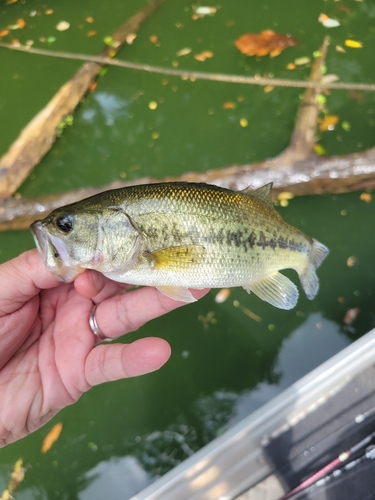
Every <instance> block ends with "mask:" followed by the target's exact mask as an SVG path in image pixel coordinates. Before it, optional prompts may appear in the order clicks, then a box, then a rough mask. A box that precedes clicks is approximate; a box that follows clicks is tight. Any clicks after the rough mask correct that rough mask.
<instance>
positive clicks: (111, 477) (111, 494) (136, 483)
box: [78, 456, 151, 500]
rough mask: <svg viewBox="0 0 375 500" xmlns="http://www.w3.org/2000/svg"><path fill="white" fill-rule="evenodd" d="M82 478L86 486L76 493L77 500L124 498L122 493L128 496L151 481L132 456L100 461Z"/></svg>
mask: <svg viewBox="0 0 375 500" xmlns="http://www.w3.org/2000/svg"><path fill="white" fill-rule="evenodd" d="M84 479H85V480H86V481H87V482H88V486H87V487H86V488H85V489H83V490H82V491H81V492H80V493H79V494H78V498H79V500H92V499H93V498H103V499H104V498H124V494H125V495H126V498H128V497H130V496H133V495H135V494H136V493H138V492H139V490H140V489H143V488H146V486H148V485H149V484H150V483H151V480H150V477H149V475H148V474H147V472H145V470H144V469H143V467H142V466H141V465H140V464H139V463H138V461H137V460H136V459H135V458H134V457H132V456H127V457H123V458H112V459H111V460H107V461H105V462H100V463H98V465H97V466H96V467H94V468H93V469H91V470H90V471H89V472H87V473H86V474H85V477H84ZM124 490H125V491H124Z"/></svg>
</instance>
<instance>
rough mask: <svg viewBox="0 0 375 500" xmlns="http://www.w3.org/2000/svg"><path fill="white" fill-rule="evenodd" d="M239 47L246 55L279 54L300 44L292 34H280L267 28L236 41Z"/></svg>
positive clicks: (272, 55)
mask: <svg viewBox="0 0 375 500" xmlns="http://www.w3.org/2000/svg"><path fill="white" fill-rule="evenodd" d="M234 44H235V46H236V47H237V49H238V50H239V51H240V52H242V54H245V55H246V56H266V55H267V54H269V55H270V57H276V56H278V55H279V54H280V53H281V52H282V51H283V50H285V49H286V48H288V47H293V46H295V45H297V44H298V40H296V38H293V37H292V36H290V35H279V34H278V33H275V32H274V31H273V30H265V31H262V32H261V33H260V34H255V33H247V34H246V35H242V36H241V37H240V38H238V39H237V40H236V41H235V42H234Z"/></svg>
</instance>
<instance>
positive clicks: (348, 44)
mask: <svg viewBox="0 0 375 500" xmlns="http://www.w3.org/2000/svg"><path fill="white" fill-rule="evenodd" d="M345 45H346V47H350V48H351V49H361V48H362V47H363V45H362V43H361V42H357V40H349V39H348V40H345Z"/></svg>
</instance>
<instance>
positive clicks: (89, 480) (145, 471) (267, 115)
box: [0, 0, 375, 500]
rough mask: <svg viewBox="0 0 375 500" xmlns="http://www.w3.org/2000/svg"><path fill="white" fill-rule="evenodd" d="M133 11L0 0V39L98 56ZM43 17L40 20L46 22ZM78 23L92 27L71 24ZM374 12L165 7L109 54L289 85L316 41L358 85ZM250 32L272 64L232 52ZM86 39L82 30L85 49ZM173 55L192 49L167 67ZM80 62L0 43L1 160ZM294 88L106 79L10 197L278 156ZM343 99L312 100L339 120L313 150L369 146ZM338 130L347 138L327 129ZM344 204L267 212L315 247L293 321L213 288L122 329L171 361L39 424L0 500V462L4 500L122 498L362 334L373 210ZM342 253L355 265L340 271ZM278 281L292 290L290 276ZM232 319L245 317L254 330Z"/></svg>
mask: <svg viewBox="0 0 375 500" xmlns="http://www.w3.org/2000/svg"><path fill="white" fill-rule="evenodd" d="M143 5H144V4H143V2H137V1H135V0H132V1H127V2H118V1H115V0H107V1H106V2H101V1H99V0H95V1H92V2H76V1H75V0H65V1H64V2H50V3H48V4H47V3H46V2H45V1H43V2H42V1H31V0H30V1H29V0H24V1H23V2H22V1H20V0H19V1H18V2H16V3H14V4H11V5H6V2H5V1H3V0H2V1H0V31H1V30H2V29H4V28H5V27H6V26H7V25H10V24H14V23H15V21H16V20H17V19H18V18H21V17H22V18H23V19H24V20H25V21H26V23H27V24H26V27H25V28H24V29H23V30H18V31H13V32H12V36H11V37H9V36H8V37H6V38H4V41H10V39H11V38H12V37H13V38H18V39H19V40H20V41H21V42H22V43H25V42H26V41H27V40H34V42H35V43H34V46H36V47H43V48H45V47H46V46H47V47H49V48H51V49H54V50H65V51H72V52H83V53H90V54H97V53H99V52H100V50H101V47H102V39H103V38H104V37H105V36H106V35H109V34H111V33H113V32H114V31H115V29H116V28H117V27H118V26H119V24H121V23H122V22H123V21H124V20H126V19H127V18H128V17H129V16H130V15H133V14H134V13H135V12H136V11H137V10H138V9H139V8H141V7H142V6H143ZM203 5H206V4H205V3H203ZM46 9H53V10H54V12H53V14H51V15H45V11H46ZM340 9H342V10H340ZM33 11H36V14H35V15H34V16H30V14H33ZM321 12H324V13H325V14H327V15H329V16H330V17H334V18H336V19H338V20H339V21H340V22H341V26H340V27H338V28H334V29H330V30H328V29H326V28H324V27H322V26H321V25H320V24H319V23H318V21H317V19H318V16H319V14H320V13H321ZM87 16H92V17H93V18H94V23H92V24H89V23H87V22H86V21H85V18H86V17H87ZM374 18H375V7H374V4H373V2H372V1H371V0H367V1H366V0H365V1H363V2H358V1H355V0H346V1H344V0H343V1H338V2H336V1H333V0H328V1H323V0H316V1H314V2H311V1H308V0H305V1H301V0H284V1H283V2H280V1H279V0H267V1H266V0H248V1H244V0H243V1H239V0H223V1H221V2H220V9H218V11H217V13H216V14H215V15H214V16H213V17H208V18H204V19H199V20H196V21H194V20H192V9H191V4H190V2H187V1H177V0H175V1H172V0H166V1H165V4H164V5H163V6H162V7H161V8H160V9H159V10H158V11H157V12H155V13H154V14H153V15H152V16H151V17H150V19H149V20H147V21H146V22H145V23H144V25H143V26H142V28H141V30H140V32H139V34H138V37H137V39H136V40H135V42H134V44H133V45H131V46H129V47H127V48H126V49H124V50H123V51H122V52H121V54H120V56H119V57H120V58H122V59H127V60H132V61H136V62H145V63H150V64H155V65H160V66H166V67H174V65H175V64H176V63H175V62H176V61H177V62H178V67H179V68H185V69H199V70H206V71H219V72H226V73H237V74H248V75H254V74H256V73H259V74H264V75H266V74H269V73H272V74H274V75H275V77H280V78H296V79H297V78H298V79H299V78H305V77H306V76H307V75H308V73H309V67H306V66H301V67H298V68H297V69H296V70H295V71H289V70H287V69H286V65H287V64H288V63H290V62H292V61H293V60H294V59H296V58H299V57H304V56H309V57H312V53H313V51H314V50H316V49H317V48H318V47H319V45H320V44H321V42H322V39H323V36H324V35H325V34H329V35H330V36H331V46H330V48H329V54H328V57H327V69H328V72H329V73H334V74H337V75H338V76H339V77H340V79H341V80H342V81H358V82H360V81H363V82H370V81H372V82H373V81H375V68H374V65H373V64H372V57H373V53H374V50H375V28H374ZM61 20H66V21H69V22H70V24H71V26H70V28H69V30H67V31H65V32H58V31H57V30H56V29H55V26H56V24H57V23H58V22H59V21H61ZM264 29H274V30H275V31H278V32H279V33H291V34H292V35H293V36H295V37H296V38H298V39H299V42H300V43H299V45H298V46H297V47H293V48H290V49H288V50H286V51H285V52H284V53H282V54H281V55H280V56H279V57H277V58H275V59H270V58H269V57H265V58H263V59H255V58H246V57H245V56H243V55H241V54H240V53H239V52H238V51H237V49H236V48H235V47H234V45H233V42H234V40H235V39H236V38H238V37H239V36H241V35H242V34H244V33H246V32H260V31H262V30H264ZM90 30H96V31H97V32H98V34H97V35H96V36H93V37H87V36H86V35H87V32H88V31H90ZM151 35H156V36H157V37H158V41H159V42H160V46H156V45H155V44H153V43H151V42H150V36H151ZM50 36H54V37H56V41H55V42H53V43H51V44H48V43H43V42H41V41H40V40H39V38H40V37H45V38H47V37H50ZM346 38H352V39H354V40H359V41H361V42H362V43H363V48H362V49H357V50H355V49H350V48H346V53H341V52H338V51H337V50H336V49H335V47H336V45H340V46H342V47H344V42H345V39H346ZM186 47H190V48H191V49H192V52H191V53H190V54H188V55H186V56H182V57H177V56H176V52H177V51H179V50H180V49H183V48H186ZM204 50H210V51H212V52H213V53H214V57H213V58H212V59H209V60H206V61H205V62H198V61H196V60H195V59H194V58H193V54H197V53H199V52H202V51H204ZM79 66H80V63H78V62H74V61H64V60H58V59H56V60H55V59H51V58H44V57H40V56H34V55H29V54H21V53H13V52H10V51H7V50H4V49H0V68H1V72H0V75H1V77H0V154H3V153H4V152H5V151H6V150H7V148H8V147H9V145H10V144H11V143H12V141H13V140H15V139H16V137H17V136H18V134H19V132H20V130H21V129H22V127H23V126H25V124H26V123H27V122H28V121H29V120H30V119H31V118H32V117H33V116H34V115H35V114H36V113H37V112H38V111H39V110H40V109H41V108H42V107H43V106H44V105H45V104H46V102H47V100H48V99H49V98H51V97H52V96H53V95H54V93H55V92H56V91H57V90H58V88H59V87H60V86H61V85H62V84H63V83H65V82H66V81H67V79H69V78H70V77H71V76H72V75H73V74H74V72H75V71H76V70H77V69H78V68H79ZM164 79H165V80H167V82H165V81H163V80H164ZM300 93H301V92H300V91H299V90H293V89H279V88H275V89H274V90H273V91H271V92H269V93H265V92H264V91H263V89H262V88H257V87H250V86H241V85H230V84H222V83H214V82H199V81H196V82H194V83H192V82H189V81H182V80H181V79H179V78H172V77H165V78H164V77H162V76H160V75H149V74H146V73H141V72H137V71H128V70H124V69H119V68H109V69H108V72H107V73H106V74H105V75H104V76H103V77H101V78H100V79H99V81H98V86H97V88H96V90H95V91H94V92H93V93H90V94H89V95H88V96H87V97H86V98H85V100H84V102H83V103H82V105H81V107H80V108H79V110H78V112H77V113H76V115H75V118H74V124H73V126H71V127H68V128H67V129H66V130H65V131H64V133H63V135H62V137H61V138H60V139H59V140H58V141H57V142H56V144H55V145H54V147H53V149H52V150H51V151H50V152H49V153H48V154H47V155H46V157H45V158H44V159H43V160H42V162H41V163H40V165H38V167H37V168H36V169H35V171H34V172H33V173H32V174H31V176H30V177H29V179H28V180H27V181H26V182H25V183H24V185H23V186H22V188H21V189H20V193H21V194H22V195H24V196H35V195H39V194H47V193H53V192H62V191H65V190H68V189H75V188H78V187H82V186H88V185H98V186H100V185H102V184H107V183H109V182H111V181H113V180H116V179H122V178H123V177H126V178H127V179H136V178H138V177H142V176H145V175H152V176H155V177H160V178H161V177H164V176H166V175H178V174H180V173H183V172H186V171H189V170H195V171H205V170H207V169H215V168H220V167H224V166H228V165H231V164H243V163H250V162H253V161H257V160H262V159H264V158H266V157H271V156H274V155H276V154H278V153H279V152H280V151H281V150H282V149H283V148H284V147H285V146H286V145H287V144H288V141H289V137H290V133H291V131H292V128H293V120H294V117H295V113H296V110H297V106H298V102H299V95H300ZM356 97H357V98H356V99H354V98H353V96H351V95H349V93H347V92H342V91H333V92H332V93H331V95H329V96H327V103H326V107H327V109H328V111H329V113H330V114H337V115H338V116H339V117H340V122H339V123H338V125H337V126H336V129H335V130H333V131H331V132H327V133H324V134H322V137H321V140H320V141H319V142H320V143H321V144H322V145H323V146H324V148H325V149H326V151H327V154H345V153H348V152H353V151H362V150H364V149H366V148H368V147H371V146H373V145H374V142H375V141H374V126H375V117H374V113H375V96H374V95H373V94H371V93H364V94H363V95H362V96H360V97H358V96H356ZM151 101H156V102H157V104H158V106H157V108H156V109H155V110H151V109H149V106H148V105H149V103H150V102H151ZM224 102H233V103H235V108H234V109H224V108H223V103H224ZM241 118H246V119H247V120H248V126H247V127H245V128H242V127H241V126H240V124H239V121H240V119H241ZM344 121H345V122H348V123H349V124H350V130H344V129H343V128H342V126H341V124H342V122H344ZM359 196H360V193H351V194H346V195H340V196H330V195H326V196H320V197H306V198H301V199H294V200H292V201H291V202H290V204H289V206H288V207H286V208H279V210H280V212H281V213H282V215H283V217H284V218H285V220H287V221H288V222H290V223H292V224H293V225H295V226H297V227H299V228H300V229H302V230H303V231H305V232H306V233H307V234H309V235H311V236H314V237H315V238H317V239H318V240H320V241H322V242H324V243H325V244H326V245H327V246H328V247H329V248H330V250H331V254H330V256H329V258H328V259H327V261H326V262H325V263H324V265H323V266H322V268H321V270H320V271H319V276H320V279H321V290H320V292H319V295H318V297H317V298H316V299H315V300H314V301H313V302H310V301H308V300H307V299H306V298H305V297H304V296H302V295H301V297H300V300H299V302H298V306H297V308H296V309H295V310H292V311H281V310H278V309H275V308H272V307H271V306H270V305H268V304H265V303H264V302H262V301H260V300H259V299H258V298H257V297H255V296H254V295H252V296H248V295H247V294H246V293H245V292H244V291H243V290H240V289H236V290H233V291H232V293H231V295H230V298H229V299H228V300H227V301H226V302H225V303H223V304H221V305H219V304H216V302H215V300H214V299H215V295H216V291H212V292H211V293H210V294H209V295H208V296H207V297H205V298H204V299H203V300H201V301H199V302H198V303H197V304H193V305H189V306H188V307H185V308H183V309H180V310H178V311H175V312H174V313H172V314H169V315H168V316H167V317H164V318H161V319H158V320H156V321H153V322H152V323H150V324H148V325H146V326H144V327H143V328H142V329H140V330H139V331H138V332H137V333H134V334H129V335H127V337H126V341H132V340H134V339H136V338H139V337H145V336H148V335H160V336H161V337H163V338H165V339H167V340H168V341H169V342H170V343H171V345H172V349H173V354H172V358H171V360H170V361H169V363H167V365H166V366H165V367H163V368H162V369H161V370H160V371H159V372H158V373H154V374H150V375H147V376H144V377H142V378H137V379H133V380H125V381H120V382H116V383H111V384H107V385H103V386H101V387H96V388H94V389H93V390H91V391H90V392H89V393H88V394H86V395H84V396H83V397H82V398H81V400H80V401H79V402H78V403H77V404H75V405H74V406H72V407H69V408H66V409H65V410H63V411H62V412H61V413H60V414H59V415H58V416H57V417H55V419H54V420H53V421H52V422H50V423H49V424H47V426H45V427H44V428H43V429H41V430H39V431H37V432H36V433H34V434H32V435H30V436H29V437H27V438H26V439H23V440H21V441H19V442H17V443H15V444H13V445H10V446H8V447H6V448H5V449H2V450H1V451H0V493H1V492H2V490H3V489H4V488H5V487H6V484H7V481H8V477H9V473H10V472H11V470H12V467H13V464H14V462H15V461H16V460H17V459H18V458H20V457H23V459H24V462H25V464H27V465H28V470H27V473H26V478H25V480H24V481H23V482H22V484H21V485H20V487H19V489H18V490H17V492H16V493H15V496H16V498H17V500H24V499H27V500H29V499H32V500H34V499H35V500H36V499H38V500H39V499H69V500H70V499H80V500H86V499H90V500H99V499H102V498H130V497H131V496H132V495H133V494H135V493H136V492H138V491H140V490H141V489H143V488H144V487H145V486H146V485H148V484H149V483H150V482H152V481H153V480H155V478H157V477H159V476H160V475H162V474H163V473H165V472H166V471H168V470H169V469H170V468H172V467H173V466H175V465H176V464H178V463H179V462H180V461H181V460H183V459H185V458H187V457H188V456H189V455H191V454H192V453H194V452H195V451H197V450H198V449H199V448H201V447H202V446H204V445H205V444H206V443H208V442H209V441H211V440H212V439H213V438H215V437H216V436H217V435H219V434H220V433H222V432H223V431H225V429H228V428H229V427H230V426H232V425H233V424H234V423H236V422H238V421H239V420H240V419H241V418H243V417H245V416H247V415H248V414H250V413H251V412H252V411H253V410H255V409H256V408H259V407H260V406H261V405H262V404H263V403H265V402H267V401H269V400H270V399H271V398H272V397H274V396H275V395H276V394H278V393H280V392H281V391H282V390H284V389H285V388H286V387H288V386H289V385H290V384H292V383H293V382H294V381H295V380H297V379H298V378H299V377H301V376H302V375H304V374H306V373H308V372H309V371H310V370H311V369H313V368H314V367H316V366H317V365H319V364H320V363H321V362H323V361H325V360H326V359H328V358H329V357H331V356H332V355H334V354H335V353H337V352H338V351H339V350H341V349H342V348H344V347H345V346H347V345H348V344H350V343H351V342H352V341H353V340H355V339H356V338H358V337H359V336H361V335H363V334H364V333H366V332H367V331H369V330H370V329H371V328H373V327H374V326H375V315H374V312H373V311H374V306H373V304H374V295H375V268H374V264H373V248H374V243H375V239H374V236H373V230H372V228H373V221H374V215H375V200H374V201H372V202H370V203H365V202H364V201H361V200H360V198H359ZM343 211H344V212H343ZM31 247H33V242H32V239H31V236H30V235H29V233H28V232H27V231H19V232H8V233H1V234H0V260H1V261H5V260H7V259H9V258H11V257H13V256H16V255H18V254H19V253H20V252H22V251H24V250H26V249H28V248H31ZM351 256H355V257H356V258H357V261H356V264H355V265H354V266H353V267H348V265H347V259H348V257H351ZM289 275H290V276H291V277H292V279H293V280H294V281H295V282H297V280H298V278H297V277H296V275H295V274H294V273H289ZM339 298H340V301H339V300H338V299H339ZM236 301H237V302H236ZM234 304H235V305H237V306H238V304H240V305H241V306H242V308H241V307H235V305H234ZM243 307H246V308H248V309H251V311H253V312H254V313H256V314H257V315H258V316H260V317H261V321H260V322H256V321H254V320H252V319H251V318H250V317H249V316H248V315H246V314H245V312H244V310H243ZM354 307H358V308H360V312H359V314H358V317H357V319H356V320H355V321H354V323H353V324H352V325H350V326H346V325H345V324H344V322H343V318H344V316H345V313H346V311H347V310H348V309H350V308H354ZM209 313H211V314H210V317H212V318H213V319H212V321H211V322H208V323H207V324H206V325H205V324H204V322H202V318H201V319H198V316H200V317H202V316H203V317H207V315H208V314H209ZM123 340H124V341H125V339H123ZM56 422H62V423H63V425H64V428H63V432H62V434H61V436H60V438H59V440H58V441H57V442H56V443H55V445H54V446H53V447H52V449H51V450H50V451H49V452H48V453H47V454H46V455H42V454H41V452H40V448H41V443H42V440H43V438H44V436H45V435H46V433H47V432H48V431H49V430H50V429H51V428H52V425H53V424H54V423H56Z"/></svg>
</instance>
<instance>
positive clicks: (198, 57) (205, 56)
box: [194, 50, 214, 62]
mask: <svg viewBox="0 0 375 500" xmlns="http://www.w3.org/2000/svg"><path fill="white" fill-rule="evenodd" d="M211 57H214V53H213V52H211V50H204V51H203V52H201V53H200V54H195V56H194V59H196V60H197V61H201V62H203V61H205V60H206V59H210V58H211Z"/></svg>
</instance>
